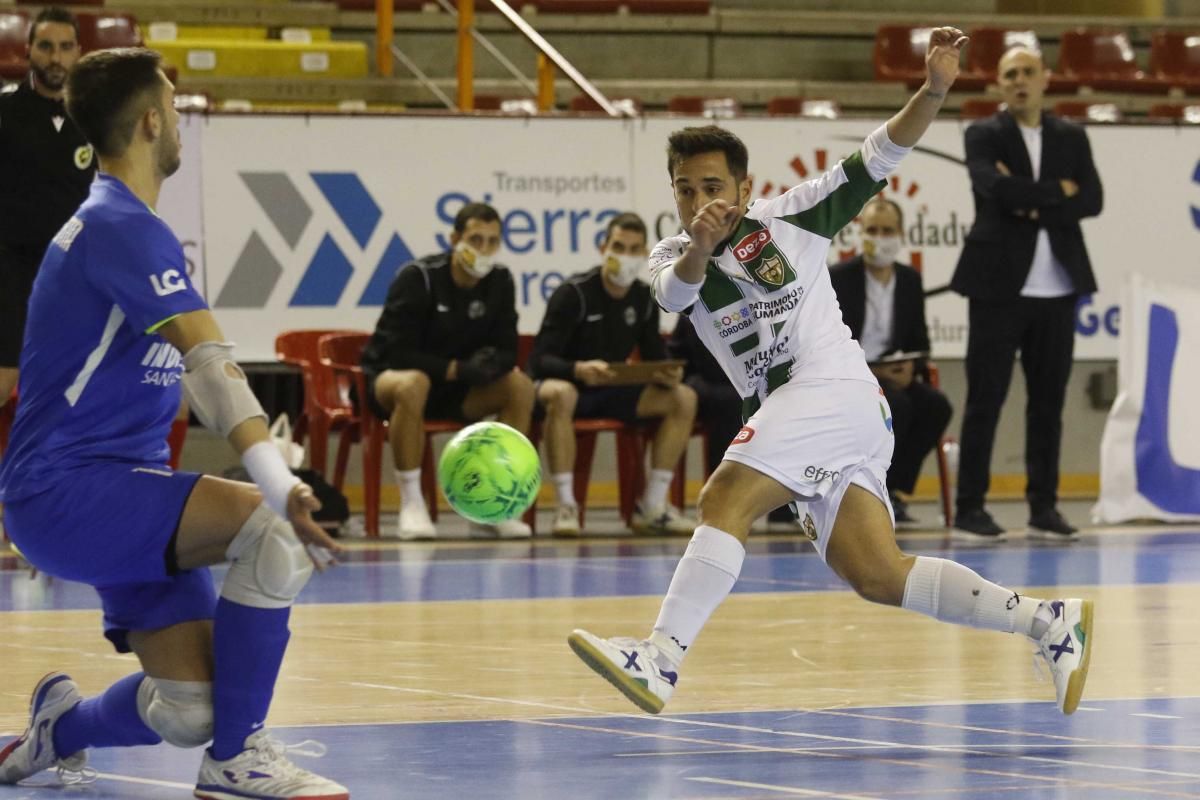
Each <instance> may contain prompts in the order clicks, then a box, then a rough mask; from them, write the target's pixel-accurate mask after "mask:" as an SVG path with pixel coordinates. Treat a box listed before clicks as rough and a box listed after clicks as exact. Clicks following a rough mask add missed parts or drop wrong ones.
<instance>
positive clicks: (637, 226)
mask: <svg viewBox="0 0 1200 800" xmlns="http://www.w3.org/2000/svg"><path fill="white" fill-rule="evenodd" d="M617 228H620V229H621V230H623V231H633V232H635V233H640V234H641V235H642V240H643V241H645V240H646V238H647V235H648V234H647V233H646V223H645V222H643V221H642V218H641V217H639V216H638V215H637V214H635V213H633V212H632V211H626V212H624V213H623V214H617V215H616V216H615V217H613V218H612V219H610V220H609V221H608V227H606V228H605V229H604V241H606V242H607V241H608V240H609V239H611V238H612V235H613V231H615V230H616V229H617Z"/></svg>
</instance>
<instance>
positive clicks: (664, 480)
mask: <svg viewBox="0 0 1200 800" xmlns="http://www.w3.org/2000/svg"><path fill="white" fill-rule="evenodd" d="M674 477H675V473H674V472H673V471H672V470H669V469H652V470H650V480H648V481H646V493H645V494H643V495H642V511H647V512H649V511H655V510H657V509H660V508H663V507H664V506H666V504H667V490H668V489H670V488H671V478H674Z"/></svg>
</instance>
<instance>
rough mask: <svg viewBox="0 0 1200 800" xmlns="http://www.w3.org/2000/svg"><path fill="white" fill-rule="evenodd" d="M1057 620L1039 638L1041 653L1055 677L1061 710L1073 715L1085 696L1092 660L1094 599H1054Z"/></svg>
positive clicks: (1053, 605)
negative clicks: (1084, 688)
mask: <svg viewBox="0 0 1200 800" xmlns="http://www.w3.org/2000/svg"><path fill="white" fill-rule="evenodd" d="M1049 602H1050V610H1051V611H1052V612H1054V619H1053V620H1051V622H1050V627H1049V628H1048V629H1047V630H1046V632H1045V633H1044V634H1042V638H1041V639H1039V640H1038V655H1040V656H1041V657H1042V658H1043V659H1044V660H1045V661H1046V666H1047V667H1049V668H1050V674H1051V675H1052V676H1053V677H1054V691H1055V693H1056V694H1057V695H1058V709H1059V711H1061V712H1063V713H1064V714H1073V713H1074V712H1075V709H1076V708H1077V707H1078V706H1079V698H1080V697H1082V696H1083V684H1084V683H1085V682H1086V681H1087V673H1088V665H1089V663H1090V662H1091V659H1092V610H1093V608H1092V601H1091V600H1070V599H1068V600H1051V601H1049Z"/></svg>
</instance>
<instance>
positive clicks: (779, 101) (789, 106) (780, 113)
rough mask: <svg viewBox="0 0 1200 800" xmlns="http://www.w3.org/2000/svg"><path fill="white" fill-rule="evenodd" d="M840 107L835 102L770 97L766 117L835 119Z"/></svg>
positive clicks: (839, 112) (838, 114)
mask: <svg viewBox="0 0 1200 800" xmlns="http://www.w3.org/2000/svg"><path fill="white" fill-rule="evenodd" d="M841 113H842V110H841V107H840V106H839V105H838V104H837V101H836V100H819V99H809V100H806V99H805V98H803V97H772V98H771V99H770V100H768V101H767V116H771V117H823V118H825V119H837V118H838V117H839V116H841Z"/></svg>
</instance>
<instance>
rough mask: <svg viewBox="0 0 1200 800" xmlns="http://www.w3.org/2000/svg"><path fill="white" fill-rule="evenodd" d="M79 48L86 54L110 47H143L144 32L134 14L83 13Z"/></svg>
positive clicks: (80, 14)
mask: <svg viewBox="0 0 1200 800" xmlns="http://www.w3.org/2000/svg"><path fill="white" fill-rule="evenodd" d="M76 16H77V18H78V19H79V48H80V49H81V50H83V52H85V53H90V52H91V51H93V50H107V49H108V48H110V47H141V46H142V32H141V31H140V30H139V29H138V26H137V20H136V19H135V18H134V16H133V15H132V14H125V13H111V14H110V13H94V12H90V11H88V12H81V13H79V14H77V15H76Z"/></svg>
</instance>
